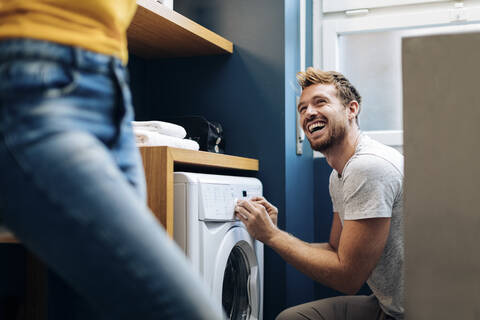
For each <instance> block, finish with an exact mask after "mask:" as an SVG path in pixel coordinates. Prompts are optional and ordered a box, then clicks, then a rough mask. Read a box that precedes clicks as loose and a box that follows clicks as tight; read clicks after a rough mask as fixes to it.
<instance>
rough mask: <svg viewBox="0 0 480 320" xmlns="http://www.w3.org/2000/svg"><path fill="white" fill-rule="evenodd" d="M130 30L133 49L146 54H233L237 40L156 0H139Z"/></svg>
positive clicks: (170, 55) (138, 53) (162, 55)
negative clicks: (231, 40)
mask: <svg viewBox="0 0 480 320" xmlns="http://www.w3.org/2000/svg"><path fill="white" fill-rule="evenodd" d="M137 5H138V8H137V12H136V13H135V16H134V18H133V21H132V23H131V25H130V27H129V29H128V31H127V36H128V45H129V48H130V51H131V52H133V53H134V54H136V55H138V56H140V57H144V58H168V57H191V56H200V55H215V54H229V53H232V52H233V44H232V43H231V42H230V41H228V40H226V39H225V38H223V37H221V36H219V35H218V34H216V33H214V32H212V31H210V30H208V29H206V28H204V27H202V26H201V25H199V24H197V23H196V22H194V21H192V20H190V19H188V18H186V17H184V16H182V15H181V14H179V13H177V12H175V11H173V10H171V9H169V8H167V7H166V6H164V5H162V4H160V3H158V2H157V1H155V0H137Z"/></svg>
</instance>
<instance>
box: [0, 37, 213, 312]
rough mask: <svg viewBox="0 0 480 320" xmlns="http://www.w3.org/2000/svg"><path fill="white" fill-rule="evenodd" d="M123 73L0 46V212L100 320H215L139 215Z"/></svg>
mask: <svg viewBox="0 0 480 320" xmlns="http://www.w3.org/2000/svg"><path fill="white" fill-rule="evenodd" d="M131 120H133V110H132V105H131V97H130V91H129V88H128V79H127V72H126V70H125V67H124V66H122V64H121V62H120V61H118V60H117V59H115V58H112V57H109V56H105V55H101V54H97V53H93V52H89V51H85V50H82V49H79V48H72V47H68V46H62V45H59V44H54V43H50V42H45V41H37V40H28V39H12V40H3V41H0V177H1V179H0V207H1V209H0V212H1V213H2V215H3V220H4V223H5V224H6V226H7V227H8V228H9V229H11V230H12V231H13V232H14V233H15V235H16V236H17V237H18V238H19V239H20V240H21V241H22V243H23V244H24V245H25V246H26V247H27V248H29V249H30V250H31V251H33V252H34V253H35V254H36V255H37V256H38V257H40V258H41V259H42V260H43V261H44V262H45V263H46V264H47V265H48V266H49V267H50V268H51V269H52V270H54V271H55V272H56V273H57V274H59V275H60V276H61V277H62V278H63V279H64V280H65V281H66V282H67V283H68V284H69V285H70V286H71V287H73V288H74V289H75V290H76V291H77V292H78V293H79V294H80V295H81V296H83V297H85V298H86V299H87V301H89V302H90V303H91V305H93V306H94V307H95V310H96V311H97V312H98V313H99V314H102V315H103V316H105V318H106V319H110V318H111V319H142V320H146V319H208V320H212V319H221V318H222V312H221V306H220V305H219V304H216V303H214V302H213V301H212V300H211V299H210V298H209V294H208V293H207V291H206V289H204V288H203V287H202V284H201V282H200V281H199V280H198V278H197V274H196V272H195V271H193V269H191V267H190V265H189V264H188V263H187V262H186V259H185V257H184V255H183V253H182V252H181V251H180V250H179V249H178V248H177V247H176V245H175V244H174V243H173V242H172V241H171V240H170V239H169V237H168V236H167V235H166V233H165V231H164V229H163V228H162V227H161V226H160V225H159V223H158V222H157V220H156V219H155V218H154V216H153V215H152V213H151V212H150V211H149V209H148V208H147V206H146V205H145V182H144V176H143V167H142V163H141V159H140V155H139V152H138V149H137V148H136V146H135V140H134V137H133V134H132V128H131V125H130V121H131Z"/></svg>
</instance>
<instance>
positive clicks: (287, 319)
mask: <svg viewBox="0 0 480 320" xmlns="http://www.w3.org/2000/svg"><path fill="white" fill-rule="evenodd" d="M322 317H323V312H322V310H317V309H316V308H315V307H314V305H313V303H305V304H301V305H298V306H294V307H291V308H288V309H285V310H283V311H282V312H280V314H279V315H278V316H277V317H276V318H275V320H305V319H322Z"/></svg>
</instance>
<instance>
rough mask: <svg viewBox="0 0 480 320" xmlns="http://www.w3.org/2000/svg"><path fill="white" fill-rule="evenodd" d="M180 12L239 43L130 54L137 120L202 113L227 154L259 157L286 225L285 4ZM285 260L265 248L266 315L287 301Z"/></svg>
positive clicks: (183, 4)
mask: <svg viewBox="0 0 480 320" xmlns="http://www.w3.org/2000/svg"><path fill="white" fill-rule="evenodd" d="M175 10H177V11H178V12H180V13H182V14H184V15H185V16H187V17H189V18H191V19H192V20H194V21H196V22H198V23H200V24H201V25H203V26H205V27H207V28H209V29H211V30H213V31H214V32H216V33H218V34H220V35H222V36H224V37H225V38H227V39H229V40H230V41H232V42H233V43H234V53H233V55H226V56H209V57H193V58H181V59H167V60H163V59H162V60H151V61H145V60H143V59H139V58H138V57H133V59H132V60H131V66H130V69H131V75H132V90H133V94H134V103H135V104H136V109H137V115H138V119H147V118H161V117H162V116H171V115H186V114H201V115H204V116H205V117H206V118H207V119H210V120H213V121H218V122H220V123H221V124H222V125H223V127H224V131H225V141H226V153H227V154H232V155H238V156H245V157H252V158H257V159H259V160H260V171H259V173H258V177H259V178H260V179H261V180H262V182H263V185H264V194H265V196H266V197H267V198H268V199H269V200H270V201H271V202H272V203H274V204H275V205H276V206H277V207H278V208H279V210H280V219H279V220H280V226H281V227H282V228H284V227H285V202H286V199H285V193H286V192H285V179H286V178H285V43H284V42H285V34H284V30H285V8H284V6H283V3H282V2H279V1H278V0H264V1H255V0H242V1H238V0H204V1H193V0H176V1H175ZM285 282H286V277H285V263H284V262H283V260H282V259H281V258H280V257H279V256H278V255H277V254H276V253H274V252H273V251H272V250H271V249H269V248H265V308H264V316H265V319H274V317H275V316H276V315H277V314H278V313H279V312H280V311H281V310H282V309H283V308H284V307H285V305H286V302H285V300H286V288H285Z"/></svg>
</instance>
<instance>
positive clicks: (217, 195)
mask: <svg viewBox="0 0 480 320" xmlns="http://www.w3.org/2000/svg"><path fill="white" fill-rule="evenodd" d="M199 191H200V192H199V200H200V201H199V204H200V208H199V212H198V213H199V219H200V220H208V221H232V220H238V219H237V218H236V217H235V214H234V208H235V205H236V203H237V200H239V199H251V198H253V197H256V196H261V195H262V186H261V185H234V184H214V183H211V184H202V185H200V190H199Z"/></svg>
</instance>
